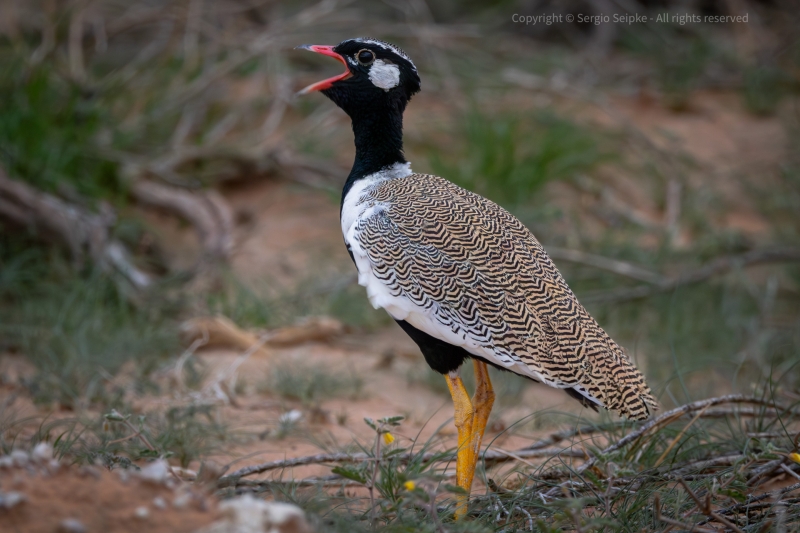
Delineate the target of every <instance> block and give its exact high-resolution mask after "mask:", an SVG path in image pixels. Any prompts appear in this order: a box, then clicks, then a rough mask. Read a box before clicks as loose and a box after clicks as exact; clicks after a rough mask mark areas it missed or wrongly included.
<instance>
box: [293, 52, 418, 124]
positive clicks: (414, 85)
mask: <svg viewBox="0 0 800 533" xmlns="http://www.w3.org/2000/svg"><path fill="white" fill-rule="evenodd" d="M298 48H302V49H304V50H310V51H311V52H316V53H318V54H322V55H326V56H330V57H333V58H334V59H336V60H337V61H339V62H340V63H342V64H343V65H344V66H345V70H344V72H343V73H341V74H339V75H338V76H333V77H331V78H327V79H324V80H322V81H319V82H317V83H314V84H312V85H309V86H308V87H306V88H305V89H303V90H302V91H300V94H307V93H310V92H313V91H320V92H322V94H324V95H325V96H327V97H328V98H330V99H331V100H333V102H334V103H335V104H336V105H338V106H339V107H341V108H342V109H343V110H344V111H345V113H347V114H348V115H350V117H355V116H356V115H359V114H362V113H370V112H374V111H377V110H379V109H382V108H386V106H392V107H394V106H399V110H400V112H401V113H402V111H403V110H404V109H405V105H406V103H407V102H408V101H409V100H410V99H411V97H412V96H413V95H414V94H416V93H417V92H419V90H420V80H419V74H417V68H416V67H415V66H414V63H412V62H411V59H410V58H409V57H408V56H407V55H406V53H405V52H403V51H402V50H401V49H400V48H398V47H396V46H394V45H391V44H389V43H385V42H383V41H379V40H377V39H368V38H365V37H362V38H358V39H348V40H346V41H342V42H341V43H339V44H337V45H336V46H321V45H313V44H305V45H302V46H298Z"/></svg>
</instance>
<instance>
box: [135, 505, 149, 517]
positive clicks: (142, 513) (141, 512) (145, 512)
mask: <svg viewBox="0 0 800 533" xmlns="http://www.w3.org/2000/svg"><path fill="white" fill-rule="evenodd" d="M133 514H134V516H135V517H136V518H141V519H145V518H147V517H149V516H150V509H148V508H147V507H145V506H144V505H143V506H141V507H137V508H136V510H135V511H134V512H133Z"/></svg>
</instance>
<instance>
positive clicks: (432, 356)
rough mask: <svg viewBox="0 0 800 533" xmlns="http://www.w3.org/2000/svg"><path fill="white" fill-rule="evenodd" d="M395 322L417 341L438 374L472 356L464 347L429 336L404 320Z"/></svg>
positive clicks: (451, 368)
mask: <svg viewBox="0 0 800 533" xmlns="http://www.w3.org/2000/svg"><path fill="white" fill-rule="evenodd" d="M397 323H398V324H399V325H400V327H401V328H403V331H405V332H406V333H407V334H408V336H409V337H411V339H412V340H413V341H414V342H416V343H417V345H418V346H419V349H420V351H421V352H422V355H424V356H425V361H426V362H427V363H428V365H429V366H430V367H431V368H432V369H434V370H435V371H436V372H439V373H440V374H447V373H448V372H452V371H453V370H455V369H457V368H458V367H460V366H461V365H462V364H463V363H464V360H465V359H467V358H468V357H472V355H471V354H470V353H469V352H468V351H466V350H465V349H464V348H462V347H460V346H453V345H452V344H449V343H447V342H444V341H442V340H439V339H437V338H436V337H431V336H430V335H428V334H427V333H425V332H424V331H422V330H420V329H417V328H415V327H414V326H412V325H411V324H409V323H408V322H406V321H405V320H397Z"/></svg>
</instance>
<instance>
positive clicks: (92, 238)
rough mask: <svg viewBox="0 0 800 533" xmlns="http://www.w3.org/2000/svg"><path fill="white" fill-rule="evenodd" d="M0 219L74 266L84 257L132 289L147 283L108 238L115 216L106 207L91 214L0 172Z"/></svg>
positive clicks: (143, 275) (118, 243)
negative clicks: (58, 248)
mask: <svg viewBox="0 0 800 533" xmlns="http://www.w3.org/2000/svg"><path fill="white" fill-rule="evenodd" d="M0 218H1V219H4V220H6V221H7V222H10V223H12V224H15V225H18V226H22V227H26V228H30V229H33V230H34V231H35V232H36V234H37V236H38V237H39V238H40V239H42V240H44V241H47V242H52V243H57V244H59V245H62V246H65V247H66V248H67V249H68V250H69V251H70V254H71V255H72V259H73V261H74V262H75V263H76V264H78V265H80V264H82V263H83V262H84V261H85V259H86V258H87V257H88V258H89V259H90V260H91V261H93V262H94V263H95V264H97V265H99V266H100V267H101V268H104V269H106V270H110V271H112V272H116V273H118V274H120V275H121V276H122V277H123V278H124V279H126V280H127V281H128V282H129V283H130V284H131V285H133V287H135V288H136V289H144V288H146V287H148V286H149V285H150V283H151V280H150V276H148V275H147V274H146V273H144V272H142V271H141V270H139V269H138V268H137V267H136V266H135V265H134V264H133V263H132V262H131V260H130V257H129V254H128V251H127V249H126V248H125V247H124V246H123V245H122V243H120V242H119V241H116V240H114V239H113V238H112V237H111V227H112V225H113V223H114V220H115V218H116V215H115V213H114V211H113V210H112V209H111V207H110V206H109V205H107V204H101V205H100V209H99V211H98V212H97V213H92V212H90V211H89V210H88V209H86V208H84V207H81V206H78V205H75V204H69V203H67V202H65V201H63V200H61V199H59V198H56V197H55V196H53V195H51V194H48V193H46V192H42V191H39V190H37V189H35V188H34V187H31V186H30V185H28V184H27V183H24V182H21V181H17V180H12V179H11V178H9V177H8V175H7V174H6V173H5V171H4V170H3V169H2V168H0Z"/></svg>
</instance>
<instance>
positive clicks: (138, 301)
mask: <svg viewBox="0 0 800 533" xmlns="http://www.w3.org/2000/svg"><path fill="white" fill-rule="evenodd" d="M569 14H572V15H573V16H575V17H577V15H579V14H581V15H583V16H584V17H588V16H596V17H598V16H599V17H600V18H599V19H592V21H589V22H577V20H576V21H573V22H572V23H569V22H567V21H566V19H565V18H564V17H566V16H567V15H569ZM630 14H639V15H645V16H646V17H647V18H648V20H647V21H646V22H638V23H634V24H627V23H624V22H617V23H615V22H614V21H615V20H617V19H615V18H614V17H620V16H623V15H630ZM687 14H689V15H697V16H698V17H700V18H701V19H703V20H706V19H705V18H704V17H708V16H712V17H719V16H740V17H741V16H746V22H716V23H712V22H702V21H701V22H696V21H694V22H691V21H688V20H687V19H686V18H683V19H682V18H680V17H679V16H681V15H687ZM515 15H516V16H517V18H514V17H515ZM539 15H553V16H555V17H557V18H556V19H555V21H554V22H553V23H551V24H547V23H546V22H544V21H542V20H541V19H539V21H538V22H537V23H535V24H534V23H532V22H531V23H529V24H526V23H524V22H514V21H515V20H519V16H522V17H525V16H539ZM603 17H609V18H608V19H606V18H603ZM662 17H663V18H662ZM651 18H652V20H650V19H651ZM692 20H696V19H692ZM798 28H800V10H798V4H797V2H794V1H790V0H769V1H767V0H763V1H748V0H680V1H671V0H661V1H657V0H639V1H637V0H603V1H598V2H588V1H587V2H580V1H576V2H565V1H557V0H552V1H548V0H540V1H536V0H527V1H525V0H519V1H505V2H490V3H486V2H472V1H457V0H449V1H444V2H435V3H434V2H426V1H425V0H396V1H395V0H386V1H384V2H373V3H366V2H347V1H335V0H324V1H322V2H304V1H299V2H279V1H270V0H215V1H210V0H176V1H162V0H136V1H120V0H74V1H67V0H44V1H30V0H2V1H0V362H1V364H0V394H2V397H0V428H1V429H2V430H3V438H2V441H1V442H0V446H4V447H10V446H12V444H13V442H15V441H17V442H21V441H22V440H23V438H24V439H34V440H35V439H43V438H45V437H46V436H50V437H48V438H52V435H55V434H60V433H58V432H59V431H62V432H63V431H67V430H66V429H64V428H65V427H69V428H74V427H76V426H75V424H78V425H80V424H82V426H80V427H84V428H94V429H96V430H97V432H98V433H97V434H96V435H95V436H91V435H92V433H91V431H84V433H82V436H81V437H80V438H78V437H75V439H74V441H70V442H73V444H74V443H78V444H76V445H75V446H72V445H70V446H72V447H65V448H64V450H63V451H64V453H69V454H72V456H73V457H77V460H79V461H81V460H87V461H88V460H97V458H98V457H102V458H104V459H103V460H105V461H107V462H108V461H111V462H114V461H117V462H119V461H120V460H121V459H119V458H120V457H122V456H123V455H124V453H123V451H125V450H127V452H131V449H132V448H131V447H133V446H138V444H136V443H135V441H127V442H122V443H114V444H109V442H110V441H112V440H113V438H112V437H111V436H109V437H104V436H103V434H102V433H101V432H100V430H99V429H97V428H99V427H100V425H102V417H101V416H100V415H101V414H102V413H104V412H107V411H108V410H109V409H111V408H115V409H118V410H120V412H128V413H149V414H148V416H149V417H150V418H149V420H151V421H152V424H153V427H154V428H171V429H170V430H169V431H167V430H166V429H164V430H163V431H161V432H160V433H157V432H156V430H155V429H154V430H153V431H154V434H155V433H157V434H158V435H160V436H161V438H162V439H163V440H162V441H159V442H160V444H158V446H163V447H164V449H169V450H170V451H171V452H173V453H175V454H176V455H175V456H176V457H180V463H182V464H183V465H184V466H185V465H190V464H192V461H195V460H196V459H197V458H198V457H201V456H202V455H203V454H204V453H209V452H208V450H209V449H211V447H212V444H213V445H214V446H217V448H215V449H217V450H219V444H220V443H224V442H229V443H230V442H231V441H232V440H236V439H239V440H238V441H236V442H240V441H241V442H245V441H247V439H249V438H251V437H253V435H260V436H261V438H262V439H263V438H267V437H268V438H276V439H277V438H278V437H282V436H285V431H287V428H290V427H295V426H292V424H294V423H295V422H296V421H297V420H301V418H300V416H302V422H297V425H296V426H297V427H298V428H300V429H302V430H303V431H307V432H310V434H313V432H314V424H315V423H318V424H322V425H323V426H324V425H325V424H328V425H333V426H337V425H338V426H346V425H347V420H352V419H353V416H354V415H353V413H352V412H350V411H348V409H352V410H356V411H358V409H361V411H363V413H370V412H373V411H376V410H387V411H392V412H377V413H374V414H373V415H369V416H381V415H391V414H396V412H397V411H403V410H404V409H405V411H406V412H407V413H413V412H415V411H414V409H416V407H414V406H415V405H416V404H414V402H415V401H416V402H422V403H424V404H425V405H429V404H430V403H431V401H433V402H434V403H436V405H439V404H441V405H442V406H443V408H442V409H441V418H442V420H446V419H447V417H449V416H451V412H450V408H449V407H447V403H446V402H447V401H448V398H447V392H446V388H445V387H444V382H443V380H441V378H439V377H438V376H436V375H434V374H433V373H432V372H431V371H430V370H428V369H427V367H426V366H425V364H424V362H423V360H422V359H421V356H420V355H419V353H418V352H417V351H416V348H415V347H414V345H413V344H411V343H410V341H408V340H406V339H405V338H404V337H403V334H402V332H400V331H399V329H398V328H397V327H396V326H395V325H394V324H393V323H392V321H391V320H390V319H389V318H388V316H387V315H386V314H385V313H384V312H383V311H380V310H379V311H376V310H373V309H372V308H371V307H370V305H369V303H368V301H367V299H366V295H365V294H364V290H363V288H361V287H359V286H358V285H357V283H356V277H355V275H354V268H353V266H352V264H351V262H350V259H349V257H348V256H347V253H346V251H345V249H344V246H343V245H342V239H341V234H340V229H339V219H338V206H339V195H340V191H341V186H342V184H343V182H344V179H345V178H346V176H347V174H348V171H349V167H350V164H351V163H352V158H353V153H354V150H353V144H352V132H351V130H350V126H349V120H348V119H347V117H346V116H345V115H344V113H342V112H341V111H340V110H339V109H338V108H336V107H335V106H334V105H333V104H332V103H331V102H329V101H328V100H327V99H326V98H324V97H323V96H322V95H320V94H312V95H309V96H305V97H302V98H299V97H296V96H295V92H296V91H297V90H299V89H300V88H302V87H304V86H305V85H307V84H309V83H312V82H314V81H318V80H319V79H322V78H323V77H328V76H331V75H333V74H336V73H337V72H338V71H339V68H340V66H339V65H338V64H337V63H335V62H332V61H330V60H328V58H324V57H317V56H315V55H314V54H309V53H307V52H303V51H297V50H294V47H295V46H297V45H299V44H304V43H312V44H335V43H338V42H340V41H341V40H343V39H346V38H350V37H356V36H364V35H365V36H370V37H375V38H380V39H383V40H386V41H389V42H392V43H394V44H397V45H399V46H400V47H402V48H403V49H405V50H406V51H407V52H408V54H409V55H410V56H411V57H412V58H413V59H414V61H415V63H416V65H417V67H418V68H419V71H420V75H421V78H422V84H423V90H422V92H421V93H420V94H419V95H418V96H415V97H414V99H413V101H412V102H411V103H410V105H409V108H408V111H407V113H406V119H405V147H406V152H407V157H408V159H409V160H410V161H411V162H412V165H413V168H414V169H415V170H416V171H418V172H431V173H436V174H438V175H441V176H443V177H445V178H447V179H449V180H451V181H454V182H455V183H457V184H459V185H461V186H463V187H466V188H468V189H471V190H474V191H476V192H479V193H481V194H483V195H485V196H487V197H488V198H490V199H492V200H494V201H496V202H498V203H500V204H501V205H503V206H505V207H506V208H508V209H509V210H510V211H511V212H512V213H514V214H515V215H516V216H518V217H519V218H520V219H521V220H522V221H523V222H524V223H525V224H526V225H527V226H528V227H529V228H531V229H532V230H533V232H534V233H535V235H536V236H537V238H538V239H539V240H540V241H541V242H542V243H543V244H544V246H545V248H546V249H547V250H548V252H550V254H551V256H552V257H553V259H554V260H555V262H556V264H557V265H558V267H559V269H560V270H561V272H562V273H563V274H564V275H565V277H566V279H567V281H568V282H569V284H570V285H571V287H572V288H573V290H574V291H575V293H576V294H577V296H578V297H579V299H580V300H581V301H582V302H583V303H584V304H585V305H586V307H587V308H588V309H589V311H590V312H591V313H592V314H593V315H594V316H595V317H596V318H597V319H598V321H599V322H600V324H601V325H602V326H603V327H604V328H605V329H606V330H607V331H608V332H609V333H610V334H611V336H612V337H614V338H615V339H616V340H617V341H618V342H619V343H620V344H622V345H623V346H625V347H626V349H627V350H628V353H629V354H630V355H631V357H632V358H633V359H634V360H635V361H636V362H637V364H638V366H639V367H640V368H642V369H643V370H644V371H645V373H646V374H647V376H648V380H649V382H650V383H651V385H652V387H653V389H654V392H655V393H656V395H657V396H658V397H659V399H660V401H661V402H663V403H664V405H665V406H671V405H675V404H680V403H684V402H686V401H690V400H695V399H698V398H704V397H706V396H710V395H714V394H721V393H725V392H732V391H739V392H751V391H753V390H754V389H763V388H764V387H766V386H768V385H770V384H777V385H775V386H779V387H780V389H781V390H782V391H783V393H785V394H787V395H789V397H790V398H793V399H795V400H796V399H800V396H798V394H800V390H799V389H798V386H799V384H800V379H798V376H800V372H799V371H798V369H797V366H796V365H797V363H798V362H799V361H800V292H799V291H800V265H799V264H798V262H799V261H800V252H799V251H798V250H800V39H799V38H800V35H799V34H798ZM281 335H283V337H281ZM277 337H280V338H279V339H277V340H276V338H277ZM281 339H282V340H281ZM261 352H264V353H261ZM251 356H252V357H251ZM241 364H245V365H250V366H249V367H247V368H249V370H247V371H246V372H240V370H241V369H240V365H241ZM220 368H221V369H222V370H221V372H222V373H221V374H215V371H216V370H215V369H220ZM241 368H245V367H241ZM215 376H216V377H215ZM220 376H221V377H220ZM496 379H497V380H498V382H499V383H500V385H499V386H500V388H501V391H502V392H501V395H502V398H501V399H500V400H499V401H500V403H501V404H504V405H506V406H507V407H506V408H501V409H500V410H499V411H498V414H497V415H496V416H497V417H498V424H499V426H498V427H505V426H506V425H508V424H510V423H512V422H513V421H514V420H516V419H517V418H519V417H524V416H528V415H529V414H530V413H531V411H532V410H535V409H538V408H544V407H546V408H557V409H564V410H566V411H568V412H572V413H578V412H580V406H579V405H577V403H575V402H570V400H569V399H568V398H566V396H565V395H564V396H563V397H562V396H558V395H557V396H552V395H551V393H550V392H548V391H546V390H545V389H544V388H542V387H539V386H535V385H529V384H528V383H526V382H524V381H523V380H517V379H516V378H514V377H512V376H507V375H504V376H496ZM440 381H441V383H440ZM409 390H411V391H416V392H413V393H410V392H409ZM387 391H388V392H387ZM394 393H396V394H394ZM390 394H392V396H391V397H388V395H390ZM431 398H433V400H431ZM523 399H524V401H523ZM237 402H239V403H240V404H241V402H244V403H245V404H247V405H251V404H252V405H255V404H258V405H262V406H264V407H263V410H264V413H266V414H265V415H264V417H263V418H261V419H258V421H257V422H254V421H253V420H254V419H253V417H254V416H255V415H253V414H249V415H247V417H242V420H239V419H237V418H236V417H234V416H230V417H228V416H222V415H220V414H219V412H218V410H219V409H221V408H226V409H227V408H229V407H230V406H231V405H235V404H236V403H237ZM248 402H249V403H248ZM337 402H338V403H337ZM381 402H384V403H383V404H382V403H381ZM573 403H574V404H575V405H574V406H573ZM562 404H563V405H562ZM384 405H385V406H386V408H385V409H383V407H382V406H384ZM198 406H199V407H198ZM358 406H361V407H358ZM509 406H511V407H514V408H516V409H518V410H517V411H509V409H511V407H509ZM190 408H191V409H190ZM192 409H193V410H192ZM504 409H505V410H504ZM294 411H298V412H300V413H301V415H296V416H295V415H292V416H289V417H287V416H286V414H287V413H290V412H294ZM354 412H355V411H354ZM359 412H360V411H359ZM53 413H55V414H53ZM348 413H349V414H348ZM424 413H425V410H424V409H422V408H420V410H419V420H418V421H419V422H420V423H422V422H423V421H424V416H423V414H424ZM509 413H511V414H509ZM45 416H47V418H46V420H47V421H48V422H47V424H54V425H53V426H52V427H51V426H48V425H47V424H44V423H42V422H41V420H42V417H45ZM348 416H349V418H348ZM581 416H593V415H590V414H588V413H586V412H585V411H584V412H583V414H582V415H581ZM26 417H28V418H26ZM30 417H33V418H30ZM36 417H39V418H36ZM315 417H316V418H315ZM245 418H246V421H244V420H245ZM355 418H356V420H358V419H359V417H358V416H355ZM412 418H413V416H412ZM21 420H36V421H37V422H36V423H35V424H34V425H33V427H32V426H30V425H29V424H28V425H26V423H25V422H23V421H21ZM67 420H68V421H69V424H72V425H71V426H67V425H65V424H67V422H66V421H67ZM536 420H539V419H538V418H537V417H534V421H536ZM315 421H316V422H315ZM535 423H536V424H546V423H547V420H546V417H545V420H544V421H541V420H539V421H538V422H535ZM59 424H60V425H59ZM226 424H227V425H226ZM231 424H232V425H231ZM54 428H58V429H54ZM176 428H177V429H176ZM209 428H211V429H209ZM326 431H327V430H326ZM330 431H333V430H330ZM53 432H55V433H53ZM178 432H180V435H179V436H178V437H176V434H177V433H178ZM282 432H283V433H282ZM70 434H71V433H70ZM265 435H266V436H267V437H265ZM90 437H91V438H90ZM169 439H173V440H169ZM176 439H177V440H176ZM261 445H262V446H264V444H263V443H262V444H261ZM65 446H66V445H65ZM283 446H284V445H283V444H280V445H278V447H279V448H281V449H282V447H283ZM126 447H127V448H126ZM139 451H142V450H139ZM127 452H126V453H127ZM131 453H132V452H131ZM104 454H105V455H104ZM115 458H116V459H115Z"/></svg>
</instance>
